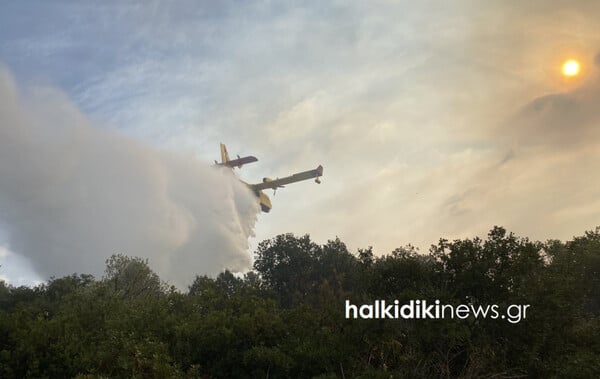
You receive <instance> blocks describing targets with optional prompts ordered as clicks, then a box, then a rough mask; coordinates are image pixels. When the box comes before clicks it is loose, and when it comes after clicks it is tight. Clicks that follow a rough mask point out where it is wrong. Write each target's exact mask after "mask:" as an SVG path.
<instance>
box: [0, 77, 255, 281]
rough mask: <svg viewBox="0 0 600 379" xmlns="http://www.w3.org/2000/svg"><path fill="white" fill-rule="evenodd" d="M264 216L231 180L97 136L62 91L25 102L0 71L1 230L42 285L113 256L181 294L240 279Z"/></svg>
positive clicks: (187, 161)
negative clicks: (202, 278)
mask: <svg viewBox="0 0 600 379" xmlns="http://www.w3.org/2000/svg"><path fill="white" fill-rule="evenodd" d="M24 99H26V100H27V101H26V102H25V101H24ZM25 104H26V105H25ZM258 211H259V208H258V204H257V202H256V199H255V198H254V196H253V194H252V193H251V192H250V191H249V190H248V188H247V187H245V186H244V185H243V184H242V183H240V182H239V181H238V180H237V179H236V178H235V177H234V176H233V175H231V174H230V173H229V172H228V170H219V169H216V168H213V167H210V166H209V165H208V164H205V163H202V162H199V161H197V160H195V159H194V158H193V157H191V156H184V155H178V154H174V153H169V152H164V151H159V150H157V149H154V148H151V147H149V146H146V145H144V144H142V143H141V142H138V141H135V140H133V139H131V138H128V137H125V136H122V135H119V134H117V133H116V132H113V131H109V130H106V129H101V128H97V127H94V126H93V125H91V123H90V122H89V120H87V119H86V117H85V116H84V115H82V114H81V113H80V112H79V111H78V110H77V109H76V107H75V106H74V105H72V104H71V103H70V102H69V100H68V99H67V98H66V97H65V96H64V95H63V94H62V93H60V92H59V91H56V90H52V89H36V90H31V91H28V92H27V95H26V96H23V94H22V93H21V92H19V91H17V89H16V86H15V84H14V81H13V80H12V77H11V75H10V74H9V73H8V72H7V71H6V70H3V69H2V68H0V226H1V228H2V229H4V231H5V232H7V234H8V242H9V246H10V249H11V250H12V251H13V252H16V253H18V254H21V255H23V256H25V257H27V258H28V259H29V260H30V261H31V263H32V264H33V266H34V268H35V270H36V271H37V272H38V273H39V274H40V275H41V276H42V277H44V278H48V277H50V276H57V277H58V276H62V275H67V274H71V273H74V272H77V273H91V274H94V275H99V274H101V273H102V272H103V270H104V266H105V260H106V259H107V258H108V257H109V256H110V255H111V254H114V253H123V254H126V255H129V256H139V257H143V258H148V259H149V263H150V266H151V267H152V268H153V269H154V270H155V271H156V272H157V273H158V274H159V275H160V276H161V278H162V279H164V280H167V281H168V282H169V283H171V284H174V285H176V286H178V287H179V288H185V286H187V285H189V284H191V281H192V280H193V278H194V275H195V274H216V273H217V272H219V271H221V270H223V269H225V268H228V269H230V270H233V271H243V270H245V269H247V268H249V267H250V264H251V258H250V255H249V253H248V238H249V237H250V236H251V235H252V234H253V229H254V224H255V222H256V217H257V213H258Z"/></svg>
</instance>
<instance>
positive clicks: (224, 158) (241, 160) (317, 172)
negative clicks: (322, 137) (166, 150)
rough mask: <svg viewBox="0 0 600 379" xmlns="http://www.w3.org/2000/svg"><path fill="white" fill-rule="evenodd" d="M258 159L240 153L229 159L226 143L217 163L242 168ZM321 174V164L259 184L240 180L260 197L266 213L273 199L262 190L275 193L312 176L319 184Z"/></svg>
mask: <svg viewBox="0 0 600 379" xmlns="http://www.w3.org/2000/svg"><path fill="white" fill-rule="evenodd" d="M256 161H258V159H256V157H254V156H252V155H249V156H247V157H240V156H239V155H238V156H237V159H233V160H232V159H229V154H228V153H227V148H226V147H225V145H224V144H221V162H217V161H215V165H217V166H226V167H229V168H231V169H232V170H233V169H234V168H236V167H238V168H242V166H243V165H245V164H246V163H252V162H256ZM320 176H323V166H321V165H319V167H317V168H316V169H314V170H308V171H303V172H299V173H297V174H294V175H290V176H286V177H285V178H281V179H280V178H277V179H275V180H273V179H271V178H263V181H262V183H257V184H249V183H246V182H244V181H243V180H240V181H241V182H242V183H244V184H245V185H247V186H248V188H250V189H251V190H252V192H254V194H255V195H256V197H257V198H258V201H259V202H260V208H261V209H262V211H263V212H265V213H266V212H269V211H270V210H271V208H272V206H271V200H270V199H269V197H268V196H267V195H265V193H264V192H263V191H262V190H264V189H268V188H272V189H273V193H275V191H276V190H277V188H284V185H286V184H290V183H295V182H300V181H302V180H308V179H312V178H315V182H316V183H317V184H321V181H320V180H319V177H320Z"/></svg>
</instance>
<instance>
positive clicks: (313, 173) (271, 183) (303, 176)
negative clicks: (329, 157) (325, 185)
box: [251, 165, 323, 191]
mask: <svg viewBox="0 0 600 379" xmlns="http://www.w3.org/2000/svg"><path fill="white" fill-rule="evenodd" d="M320 176H323V166H321V165H319V167H317V168H316V169H314V170H308V171H303V172H299V173H297V174H294V175H290V176H286V177H285V178H280V179H279V178H278V179H275V180H271V179H269V178H264V179H263V182H262V183H257V184H252V185H251V187H252V189H254V190H255V191H260V190H263V189H267V188H273V189H276V188H279V187H283V186H284V185H286V184H290V183H295V182H300V181H302V180H308V179H312V178H316V179H315V182H317V183H320V181H319V177H320Z"/></svg>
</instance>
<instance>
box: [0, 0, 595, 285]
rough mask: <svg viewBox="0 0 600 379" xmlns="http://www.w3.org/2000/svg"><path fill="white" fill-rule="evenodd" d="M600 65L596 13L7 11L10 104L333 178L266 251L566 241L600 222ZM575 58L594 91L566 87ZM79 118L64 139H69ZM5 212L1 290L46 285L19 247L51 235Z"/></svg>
mask: <svg viewBox="0 0 600 379" xmlns="http://www.w3.org/2000/svg"><path fill="white" fill-rule="evenodd" d="M599 52H600V3H598V2H593V1H553V2H549V1H541V0H540V1H527V2H523V1H452V2H444V1H419V2H415V1H380V2H372V1H370V2H347V1H339V2H330V3H325V2H322V1H315V2H271V1H262V2H237V1H229V2H214V1H206V2H198V1H187V2H186V1H173V2H169V1H155V2H151V1H138V2H127V1H119V2H116V1H115V2H102V4H100V5H98V4H97V3H94V2H75V1H64V2H59V1H53V2H47V1H39V2H35V1H28V2H25V3H23V2H9V3H6V4H4V5H2V12H0V64H1V65H3V66H4V68H3V69H2V70H3V72H4V74H3V75H4V76H5V77H6V78H7V79H6V80H5V82H6V83H13V84H12V86H13V87H16V89H15V90H14V91H13V90H11V91H12V92H11V91H9V90H6V91H4V92H0V93H1V94H2V96H4V97H3V98H0V101H1V102H3V103H5V102H7V101H9V100H8V99H7V98H6V97H7V96H9V95H8V94H9V93H17V95H16V96H17V97H18V100H16V101H17V102H18V103H19V104H21V105H20V106H19V107H21V108H24V109H27V111H20V112H21V113H23V112H25V113H26V114H28V112H29V113H33V114H37V115H40V114H44V112H45V111H44V112H42V111H39V110H38V108H39V107H40V106H39V105H36V104H37V103H39V101H40V96H39V95H32V93H34V94H37V93H39V90H35V88H45V89H46V90H45V91H51V93H58V94H61V95H56V96H54V97H61V98H62V99H63V100H62V101H63V103H62V104H64V107H67V108H68V109H72V112H75V113H77V112H79V113H80V114H79V115H78V116H77V117H76V118H80V119H81V123H83V124H86V125H88V127H89V128H92V129H101V130H104V131H106V132H107V133H108V132H110V133H111V135H113V134H112V133H113V132H114V133H115V134H114V135H126V136H128V137H115V138H125V139H127V141H130V139H131V142H127V143H132V144H134V145H135V146H140V149H147V150H148V151H152V153H148V154H150V155H152V156H155V155H154V154H159V153H157V152H156V151H155V150H156V149H161V150H167V151H170V152H178V153H181V154H185V155H187V156H188V157H190V159H192V156H194V157H195V159H196V160H198V161H200V162H212V160H213V159H217V158H218V154H219V150H218V144H219V142H224V143H226V144H227V146H228V149H229V152H230V154H237V153H239V154H240V155H247V154H251V155H255V156H256V157H258V159H259V162H257V163H254V164H252V165H249V166H246V167H244V168H243V169H242V170H241V171H240V172H239V175H240V177H241V178H243V179H244V180H246V181H249V182H254V181H260V179H261V178H262V177H263V176H270V177H277V176H284V175H286V174H291V173H294V172H298V171H302V170H306V169H312V168H315V167H316V166H317V165H318V164H322V165H323V166H324V168H325V170H324V177H323V180H322V182H323V183H322V184H321V185H316V184H314V183H313V182H311V181H307V182H303V183H298V184H295V185H290V186H288V187H286V188H285V189H281V190H279V191H277V194H276V196H272V192H269V195H270V196H271V200H272V203H273V209H272V211H271V213H269V214H260V215H259V216H258V221H257V222H256V226H255V231H254V232H255V234H256V237H255V238H254V239H251V240H250V246H251V248H250V250H252V247H253V246H255V245H256V244H257V242H258V241H261V240H263V239H266V238H270V237H273V236H274V235H276V234H279V233H285V232H293V233H296V234H304V233H309V234H311V236H312V237H313V238H314V239H315V240H316V241H318V242H325V241H326V240H327V239H331V238H335V237H336V236H338V237H340V238H341V239H342V240H343V241H345V242H347V244H348V245H349V247H350V248H351V249H356V248H358V247H366V246H369V245H373V246H374V248H375V250H376V252H377V253H387V252H390V251H391V250H392V249H393V248H395V247H399V246H403V245H405V244H408V243H412V244H414V245H417V246H419V247H421V248H422V250H427V248H428V246H429V244H431V243H435V242H436V241H437V240H438V239H439V238H440V237H445V238H460V237H472V236H475V235H481V236H483V235H485V233H486V232H487V231H488V230H489V229H490V228H491V227H492V226H494V225H502V226H505V227H506V228H507V229H509V230H511V231H514V232H516V233H517V234H520V235H524V236H529V237H531V238H534V239H541V240H545V239H547V238H561V239H567V238H570V237H572V236H573V235H578V234H581V233H583V232H584V231H585V230H589V229H592V228H594V227H595V226H597V225H600V175H599V174H598V172H600V106H599V105H598V104H600V76H599V73H600V59H598V58H597V54H598V53H599ZM568 58H575V59H578V60H579V61H580V63H581V67H582V71H581V74H580V75H579V76H578V77H575V78H565V77H563V76H562V75H561V71H560V68H561V65H562V63H563V62H564V61H565V60H566V59H568ZM45 93H47V92H45ZM46 96H47V95H46ZM32 98H33V99H34V100H32ZM42 98H43V97H42ZM64 107H63V106H62V105H61V106H58V105H57V109H62V108H64ZM56 112H58V113H60V111H56ZM0 117H1V115H0ZM61 119H62V118H60V117H57V118H49V119H48V120H54V121H56V122H49V126H46V128H47V129H48V130H54V129H53V128H56V130H55V132H54V133H56V135H57V138H58V139H61V138H63V137H60V135H61V133H65V131H64V129H65V128H61V126H59V125H55V124H56V123H59V122H58V121H57V120H61ZM15 127H17V126H16V124H13V123H11V122H8V121H6V119H5V118H2V124H1V125H0V128H2V129H5V128H15ZM5 132H6V130H5ZM90 133H92V134H91V135H92V136H94V135H103V133H104V132H97V131H95V132H90ZM0 135H1V133H0ZM90 138H92V137H90ZM93 138H95V137H93ZM98 138H101V137H98ZM88 142H89V143H90V144H92V145H93V140H89V141H88ZM109 145H110V144H109ZM102 146H104V145H100V147H98V149H100V151H102V150H101V149H102ZM106 146H108V145H106ZM144 151H146V150H144ZM29 153H30V154H34V155H35V154H36V153H35V151H31V152H29ZM161 154H162V153H161ZM23 155H24V154H23ZM36 159H37V160H38V161H39V158H36ZM56 159H58V158H56ZM117 161H118V160H117ZM27 162H28V160H27V159H25V160H24V161H23V163H21V164H22V165H23V167H28V166H27ZM57 162H62V161H61V160H57ZM3 163H4V164H6V162H3ZM167 166H168V165H167ZM167 166H165V167H167ZM132 167H135V166H132ZM161 167H162V166H161ZM169 167H170V166H169ZM178 167H179V166H178ZM164 170H166V171H168V172H170V174H168V175H171V176H173V175H174V174H173V172H171V171H169V169H168V168H166V169H164ZM181 170H183V171H179V172H181V173H182V175H184V176H185V175H190V174H191V173H192V172H194V170H195V169H194V170H192V171H185V170H184V169H181ZM109 171H110V170H109ZM11 172H12V173H13V174H12V175H18V173H15V170H12V171H11V170H5V171H1V170H0V174H2V175H4V176H2V177H0V181H3V182H15V180H16V179H15V178H13V177H11V176H10V174H9V173H11ZM52 172H54V171H53V170H49V174H50V173H52ZM165 175H167V174H165ZM81 178H85V177H80V180H84V179H81ZM56 180H57V181H60V180H61V179H60V178H58V179H56ZM132 180H133V179H132ZM140 180H141V179H140ZM172 180H173V182H174V183H179V182H178V180H177V179H172ZM17 183H18V182H17ZM64 184H65V183H63V185H64ZM139 185H141V184H140V183H138V182H136V185H132V186H127V187H126V190H128V191H130V190H132V189H135V188H138V187H137V186H139ZM177 185H179V184H177ZM2 188H8V187H7V186H5V187H3V186H1V185H0V189H2ZM44 188H45V187H41V189H39V191H41V192H44V191H45V189H44ZM115 188H116V189H117V190H118V188H120V187H119V186H116V187H115ZM178 188H179V187H178ZM182 188H191V187H187V186H183V187H182ZM211 188H212V186H211ZM75 193H76V191H75ZM1 195H2V194H0V196H1ZM117 195H121V198H120V200H119V201H127V200H128V196H130V197H132V196H134V195H132V194H131V193H128V192H127V191H125V192H124V193H122V194H115V196H117ZM198 195H199V196H200V195H202V196H205V194H204V193H198ZM186 196H187V195H186ZM190 196H191V195H190ZM117 197H118V196H117ZM5 198H6V199H7V200H5V208H4V209H9V206H10V209H13V208H12V207H13V206H14V207H18V204H17V205H15V204H12V203H11V202H13V201H15V200H14V199H15V198H14V197H13V198H11V197H10V196H5ZM171 200H172V199H171ZM171 200H169V201H171ZM186 201H187V200H186ZM175 203H176V204H177V205H178V206H183V207H184V208H185V204H187V203H186V202H185V201H183V202H181V203H178V202H177V201H175ZM111 204H113V203H111ZM115 204H116V205H115V207H118V204H120V203H115ZM182 204H184V205H182ZM69 206H70V207H71V208H73V207H75V205H73V204H70V205H69ZM32 207H33V206H32ZM192 208H193V207H192ZM18 209H21V208H18ZM27 209H28V212H31V213H23V214H31V215H35V214H36V208H35V207H33V208H31V207H30V208H27ZM5 212H7V211H6V210H5ZM192 212H193V211H192ZM7 214H8V213H6V214H5V215H2V214H0V225H4V228H3V233H0V238H1V239H0V246H2V245H3V246H4V247H3V248H0V263H2V264H3V266H2V267H0V277H4V278H8V279H10V280H11V282H13V283H18V282H19V280H31V279H28V278H35V277H38V276H35V275H34V274H33V273H31V272H29V271H27V270H28V269H27V264H26V262H25V259H23V258H22V255H23V254H25V253H23V252H19V251H18V250H19V249H18V248H17V246H16V244H15V241H16V240H19V241H20V240H24V241H25V242H27V241H28V238H36V239H39V238H41V237H40V236H43V235H44V233H46V235H53V234H52V233H54V232H53V229H44V226H43V221H44V219H42V220H41V221H40V222H38V223H37V224H41V225H40V226H36V227H39V228H41V229H40V230H42V232H40V233H34V234H31V233H33V232H31V231H24V232H23V233H25V234H24V235H19V237H18V238H17V237H15V235H16V234H15V233H16V232H15V230H16V229H17V226H15V224H14V221H13V224H12V225H11V220H15V218H12V219H11V216H10V214H8V216H7ZM141 214H143V213H140V215H141ZM21 217H25V216H21ZM31 217H33V216H31ZM196 217H199V218H201V217H204V216H202V215H196ZM77 220H78V223H85V221H82V220H80V219H79V218H78V219H77ZM61 225H70V224H69V223H67V222H65V223H64V224H61ZM11 230H12V232H11ZM136 230H138V231H139V230H144V229H143V228H138V229H136ZM110 231H111V229H107V230H106V231H105V232H106V233H110ZM11 233H12V234H11ZM27 233H30V234H27ZM17 234H18V233H17ZM28 236H29V237H28ZM109 240H110V239H109ZM2 241H3V242H2ZM115 241H119V240H118V239H115ZM40 243H41V242H40ZM48 243H49V244H52V242H51V241H49V242H48ZM57 246H58V245H57ZM75 246H78V245H75ZM192 246H195V245H192ZM59 247H60V246H59ZM59 247H56V246H55V248H57V249H58V248H59ZM19 253H20V254H21V255H18V254H19ZM126 253H127V252H126ZM40 254H41V253H40ZM69 254H71V253H69ZM248 254H251V251H250V252H248ZM25 255H26V254H25ZM28 257H29V259H30V260H31V259H36V258H32V256H31V254H29V255H28ZM152 257H154V255H152ZM105 258H106V257H102V259H101V261H102V262H103V260H104V259H105ZM9 263H10V264H9ZM40 264H42V263H39V262H38V264H37V267H38V268H37V271H38V272H39V271H40V270H39V266H40ZM151 264H152V262H151ZM6 266H9V267H6ZM34 266H36V265H35V264H34ZM211 267H212V266H211ZM203 271H206V270H205V268H201V269H198V272H203ZM209 271H210V270H209ZM48 274H49V272H48V271H47V272H45V273H44V274H43V275H40V276H39V277H42V278H44V277H46V276H47V275H48ZM61 274H63V273H61Z"/></svg>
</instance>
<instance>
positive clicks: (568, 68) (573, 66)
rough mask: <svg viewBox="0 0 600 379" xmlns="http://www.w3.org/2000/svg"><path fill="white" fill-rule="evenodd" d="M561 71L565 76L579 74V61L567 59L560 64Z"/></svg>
mask: <svg viewBox="0 0 600 379" xmlns="http://www.w3.org/2000/svg"><path fill="white" fill-rule="evenodd" d="M562 72H563V75H565V76H576V75H577V74H579V62H577V61H576V60H574V59H569V60H568V61H566V62H565V63H564V64H563V66H562Z"/></svg>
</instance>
